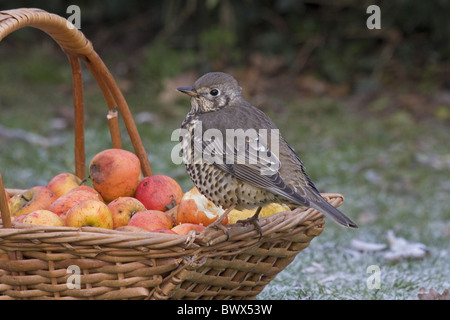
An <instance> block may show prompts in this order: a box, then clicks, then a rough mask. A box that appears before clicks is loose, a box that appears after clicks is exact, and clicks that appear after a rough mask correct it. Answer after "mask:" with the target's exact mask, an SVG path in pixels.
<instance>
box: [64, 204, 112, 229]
mask: <svg viewBox="0 0 450 320" xmlns="http://www.w3.org/2000/svg"><path fill="white" fill-rule="evenodd" d="M65 223H66V225H67V226H68V227H78V228H80V227H84V226H90V227H99V228H105V229H112V228H113V217H112V213H111V210H109V208H108V206H107V205H106V203H104V202H102V201H99V200H92V199H88V200H83V201H80V202H78V203H77V204H75V205H74V206H73V207H72V208H70V209H69V211H67V213H66V214H65Z"/></svg>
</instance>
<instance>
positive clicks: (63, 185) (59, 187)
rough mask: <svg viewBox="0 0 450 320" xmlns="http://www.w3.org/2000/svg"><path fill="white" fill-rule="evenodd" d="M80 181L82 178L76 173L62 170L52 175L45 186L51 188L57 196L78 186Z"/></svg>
mask: <svg viewBox="0 0 450 320" xmlns="http://www.w3.org/2000/svg"><path fill="white" fill-rule="evenodd" d="M82 183H83V180H81V179H80V178H78V177H77V176H76V175H74V174H72V173H69V172H64V173H60V174H58V175H56V176H54V177H53V178H52V179H51V180H50V181H49V183H48V184H47V188H49V189H50V190H52V191H53V193H54V194H55V195H56V197H58V198H59V197H61V196H62V195H64V194H66V193H67V192H69V191H70V190H72V189H73V188H76V187H78V186H80V185H81V184H82Z"/></svg>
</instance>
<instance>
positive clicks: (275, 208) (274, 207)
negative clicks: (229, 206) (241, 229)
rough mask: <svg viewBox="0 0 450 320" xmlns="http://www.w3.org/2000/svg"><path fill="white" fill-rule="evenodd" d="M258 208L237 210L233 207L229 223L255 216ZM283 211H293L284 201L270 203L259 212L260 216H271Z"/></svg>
mask: <svg viewBox="0 0 450 320" xmlns="http://www.w3.org/2000/svg"><path fill="white" fill-rule="evenodd" d="M256 209H257V208H255V209H244V210H242V211H241V210H236V209H233V210H231V211H230V213H229V214H228V220H229V223H230V224H231V223H236V222H238V221H239V220H245V219H247V218H250V217H251V216H253V215H254V214H255V212H256ZM283 211H291V209H290V208H289V207H288V206H287V205H285V204H282V203H276V202H274V203H269V204H268V205H266V206H264V207H262V208H261V211H260V212H259V216H258V217H260V218H261V217H270V216H271V215H274V214H275V213H278V212H283Z"/></svg>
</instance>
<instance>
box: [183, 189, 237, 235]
mask: <svg viewBox="0 0 450 320" xmlns="http://www.w3.org/2000/svg"><path fill="white" fill-rule="evenodd" d="M224 212H225V210H223V209H222V208H221V207H217V206H216V205H214V203H212V202H211V201H209V200H208V199H207V198H206V197H205V196H204V195H202V194H201V193H200V192H199V191H198V189H197V188H195V187H194V188H192V189H191V190H189V191H188V192H186V193H185V194H184V195H183V198H182V199H181V201H180V204H179V205H178V210H177V224H180V223H194V224H202V225H204V226H209V225H210V224H211V223H213V222H214V221H216V219H217V218H218V217H219V216H220V215H221V214H222V213H224ZM222 224H223V225H226V224H228V217H225V219H223V220H222Z"/></svg>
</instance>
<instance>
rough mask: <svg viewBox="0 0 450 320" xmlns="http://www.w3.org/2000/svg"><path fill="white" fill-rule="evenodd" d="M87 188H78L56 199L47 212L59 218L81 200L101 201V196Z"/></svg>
mask: <svg viewBox="0 0 450 320" xmlns="http://www.w3.org/2000/svg"><path fill="white" fill-rule="evenodd" d="M89 189H92V188H91V187H89V186H80V187H76V188H74V189H72V190H71V191H69V192H68V193H66V194H65V195H62V196H61V197H59V198H58V199H56V200H55V201H54V202H53V203H52V204H51V205H50V207H49V208H48V210H50V211H52V212H54V213H56V214H57V215H59V216H61V215H62V214H63V213H64V212H67V211H68V210H69V209H70V208H72V207H73V206H74V205H75V204H76V203H78V202H80V201H83V200H97V201H101V200H102V199H101V196H100V194H98V193H97V192H96V191H95V190H94V189H92V191H91V190H89Z"/></svg>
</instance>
